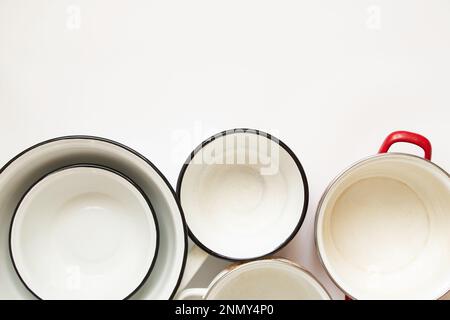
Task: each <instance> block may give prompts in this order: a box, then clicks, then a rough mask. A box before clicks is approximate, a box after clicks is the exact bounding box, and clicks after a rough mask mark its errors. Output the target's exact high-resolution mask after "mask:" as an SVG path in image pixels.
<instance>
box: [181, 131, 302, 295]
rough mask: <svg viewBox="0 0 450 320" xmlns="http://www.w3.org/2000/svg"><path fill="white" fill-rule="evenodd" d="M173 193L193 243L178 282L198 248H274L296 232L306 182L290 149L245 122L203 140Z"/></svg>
mask: <svg viewBox="0 0 450 320" xmlns="http://www.w3.org/2000/svg"><path fill="white" fill-rule="evenodd" d="M177 193H178V196H179V198H180V202H181V205H182V207H183V212H184V214H185V219H186V223H187V225H188V228H189V235H190V237H191V239H192V240H193V241H194V242H195V244H196V245H197V246H196V247H194V248H193V249H192V251H191V252H190V255H189V259H188V266H187V270H186V272H185V275H184V278H183V285H182V286H181V287H182V288H183V287H184V285H185V284H187V282H188V281H189V280H190V279H191V278H192V276H193V275H194V274H195V272H196V271H197V270H198V268H199V267H200V266H201V265H202V263H203V261H204V260H205V259H206V257H207V254H206V253H208V254H211V255H214V256H216V257H219V258H224V259H227V260H233V261H241V260H251V259H256V258H260V257H263V256H266V255H269V254H272V253H274V252H275V251H277V250H279V249H280V248H282V247H283V246H285V245H286V244H287V243H288V242H289V241H290V240H291V239H292V238H293V237H294V236H295V235H296V233H297V232H298V230H299V229H300V227H301V225H302V223H303V220H304V218H305V215H306V210H307V207H308V183H307V179H306V175H305V172H304V170H303V167H302V165H301V164H300V161H299V160H298V158H297V157H296V155H295V154H294V153H293V152H292V150H291V149H289V147H288V146H287V145H286V144H284V143H283V142H281V141H280V140H278V139H277V138H275V137H273V136H272V135H270V134H267V133H265V132H262V131H259V130H253V129H232V130H227V131H224V132H221V133H219V134H216V135H214V136H212V137H210V138H209V139H207V140H205V141H204V142H203V143H202V144H201V145H200V146H198V147H197V148H196V149H195V150H194V151H193V152H192V154H191V155H190V157H189V158H188V159H187V161H186V163H185V164H184V166H183V168H182V170H181V172H180V176H179V179H178V185H177ZM199 248H201V249H199ZM205 252H206V253H205Z"/></svg>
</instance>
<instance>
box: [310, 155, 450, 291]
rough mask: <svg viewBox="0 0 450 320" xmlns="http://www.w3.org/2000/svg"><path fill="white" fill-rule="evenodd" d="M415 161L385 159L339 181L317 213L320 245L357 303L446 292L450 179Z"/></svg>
mask: <svg viewBox="0 0 450 320" xmlns="http://www.w3.org/2000/svg"><path fill="white" fill-rule="evenodd" d="M449 180H450V179H449V177H448V175H447V174H446V173H445V172H444V171H443V170H441V169H440V168H438V167H437V166H435V165H434V164H432V163H431V162H428V161H425V160H422V159H420V158H417V157H413V156H409V155H402V154H392V153H390V154H388V155H380V156H376V157H373V158H371V159H368V160H364V161H362V162H360V163H358V164H357V165H355V166H354V167H352V168H351V169H349V170H348V171H346V172H345V173H344V174H343V175H342V176H340V177H339V178H338V179H337V180H336V181H335V182H334V183H333V184H332V186H331V187H330V189H329V191H328V192H327V194H326V195H325V196H324V198H323V201H322V204H321V206H320V208H319V211H318V218H317V219H318V220H317V244H318V249H319V253H320V255H321V258H322V261H323V263H324V265H325V267H326V269H327V270H328V272H329V273H330V275H331V277H332V278H333V279H334V280H335V281H336V282H337V284H338V285H339V286H340V287H341V288H342V289H343V290H344V291H345V292H347V293H348V294H349V295H351V296H352V297H354V298H357V299H436V298H439V297H440V296H442V295H444V294H445V293H446V292H447V291H448V290H449V288H450V272H449V270H450V232H449V230H450V182H449Z"/></svg>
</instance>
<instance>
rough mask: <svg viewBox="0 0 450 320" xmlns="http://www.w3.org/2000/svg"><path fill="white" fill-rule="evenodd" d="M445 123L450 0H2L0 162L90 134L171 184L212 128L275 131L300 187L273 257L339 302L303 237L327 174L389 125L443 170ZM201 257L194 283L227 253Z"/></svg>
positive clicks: (364, 150)
mask: <svg viewBox="0 0 450 320" xmlns="http://www.w3.org/2000/svg"><path fill="white" fill-rule="evenodd" d="M449 119H450V1H448V0H440V1H439V0H432V1H430V0H423V1H412V0H404V1H398V0H397V1H395V0H390V1H380V0H378V1H377V0H370V1H369V0H353V1H350V0H340V1H336V0H319V1H318V0H314V1H313V0H310V1H284V0H283V1H281V0H278V1H264V0H257V1H256V0H254V1H250V0H239V1H237V0H228V1H214V0H203V1H198V0H191V1H186V0H179V1H125V0H124V1H107V0H104V1H100V0H95V1H94V0H86V1H80V0H72V1H56V0H54V1H44V0H39V1H37V0H34V1H31V0H30V1H23V0H20V1H18V0H11V1H5V0H0V146H1V149H0V162H1V163H2V164H3V163H5V162H6V161H7V160H8V159H10V158H11V157H13V156H14V155H15V154H16V153H18V152H19V151H21V150H22V149H24V148H26V147H28V146H30V145H32V144H34V143H37V142H39V141H41V140H44V139H48V138H52V137H55V136H60V135H68V134H91V135H99V136H104V137H107V138H111V139H114V140H118V141H120V142H123V143H125V144H127V145H129V146H130V147H132V148H135V149H137V150H138V151H140V152H141V153H143V154H144V155H146V156H147V157H148V158H149V159H150V160H151V161H153V162H154V163H155V164H156V165H157V166H158V167H159V168H160V169H161V171H162V172H163V173H164V174H165V175H166V176H167V177H168V179H169V180H170V181H171V183H172V184H173V185H175V183H176V178H177V175H178V172H179V170H180V167H181V165H182V163H183V161H184V159H185V158H186V156H187V154H188V153H189V152H190V151H191V150H192V149H193V148H194V147H195V146H196V145H197V144H199V143H200V142H201V141H202V140H203V139H204V138H206V137H208V136H209V135H211V134H213V133H216V132H218V131H221V130H225V129H230V128H234V127H250V128H258V129H262V130H265V131H268V132H272V133H274V134H275V135H276V136H278V137H279V138H280V139H281V140H283V141H284V142H285V143H287V144H288V145H289V146H290V147H291V148H292V149H293V150H294V152H296V154H297V155H298V157H299V159H300V161H301V162H302V164H303V166H304V168H305V170H306V173H307V176H308V179H309V185H310V191H311V193H310V206H309V210H308V214H307V218H306V221H305V224H304V225H303V227H302V228H301V230H300V233H299V234H298V236H297V237H296V238H295V240H294V241H293V242H292V243H291V244H290V245H289V246H288V247H287V248H285V249H284V250H283V251H282V252H281V253H280V255H282V256H285V257H288V258H290V259H292V260H294V261H296V262H298V263H300V264H302V265H303V266H305V267H307V268H308V269H309V270H311V271H312V272H313V273H314V274H315V275H317V276H318V277H319V279H320V280H321V281H322V282H323V284H324V285H325V286H326V287H327V288H328V289H329V291H330V292H331V293H332V295H333V296H334V297H335V298H341V297H342V294H341V293H339V291H338V290H337V289H336V288H335V287H334V285H333V284H332V283H331V281H330V280H329V279H328V278H327V276H326V275H325V273H324V271H323V270H322V268H321V267H320V264H319V262H318V259H317V257H316V253H315V249H314V245H313V225H312V221H313V218H314V213H315V208H316V206H317V202H318V200H319V198H320V196H321V193H322V192H323V190H324V189H325V187H326V185H327V184H328V183H329V181H330V180H331V179H332V178H333V177H334V176H336V175H337V174H338V173H339V172H340V171H341V170H342V169H344V168H345V167H347V166H348V165H350V164H351V163H353V162H354V161H356V160H358V159H360V158H362V157H365V156H368V155H371V154H374V153H375V152H376V151H377V149H378V147H379V145H380V144H381V142H382V140H383V139H384V138H385V136H386V135H387V134H388V133H390V132H391V131H393V130H399V129H403V130H410V131H417V132H419V133H422V134H423V135H425V136H427V137H428V138H429V139H430V140H431V142H432V144H433V147H434V154H433V160H434V161H435V162H436V163H437V164H439V165H440V166H442V167H443V168H444V169H446V170H449V168H450V148H449V142H448V138H449V137H450V129H449ZM394 149H395V150H402V151H405V150H406V151H409V152H413V153H416V154H421V151H420V150H418V148H415V147H406V146H396V147H394ZM0 192H1V190H0ZM208 263H209V265H208V266H207V267H206V268H205V270H203V273H202V277H201V278H197V279H196V281H195V282H196V283H195V284H196V285H203V284H206V283H207V282H208V281H209V278H211V277H212V276H213V275H214V274H215V273H216V272H217V271H218V270H220V269H221V268H222V267H223V266H224V265H225V264H226V263H224V262H221V261H217V260H214V259H212V260H211V261H209V262H208Z"/></svg>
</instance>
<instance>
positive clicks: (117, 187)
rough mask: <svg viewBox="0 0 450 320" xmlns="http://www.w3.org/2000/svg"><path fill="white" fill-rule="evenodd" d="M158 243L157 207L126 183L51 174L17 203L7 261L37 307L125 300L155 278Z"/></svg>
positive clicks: (101, 175)
mask: <svg viewBox="0 0 450 320" xmlns="http://www.w3.org/2000/svg"><path fill="white" fill-rule="evenodd" d="M158 242H159V232H158V224H157V220H156V216H155V213H154V211H153V208H152V205H151V203H150V201H149V200H148V198H147V197H146V196H145V194H144V193H143V192H142V191H141V189H140V188H139V187H138V186H137V185H136V184H135V183H134V182H133V181H131V180H130V179H129V178H128V177H126V176H124V175H123V174H121V173H119V172H117V171H114V170H112V169H110V168H106V167H100V166H96V165H92V164H79V165H73V166H69V167H64V168H61V169H58V170H56V171H54V172H51V173H49V174H47V175H45V176H44V177H42V178H41V179H40V180H39V181H37V182H36V183H35V184H34V185H33V186H32V187H31V188H30V189H29V190H28V191H27V192H26V193H25V194H24V196H23V197H22V199H21V200H20V202H19V204H18V206H17V208H16V211H15V213H14V216H13V218H12V222H11V229H10V253H11V258H12V262H13V265H14V267H15V269H16V271H17V274H18V276H19V278H20V279H21V280H22V281H23V283H24V285H25V286H26V287H27V288H28V289H29V290H30V291H31V292H32V293H33V294H34V295H35V296H36V297H37V298H40V299H124V298H128V297H130V296H131V295H132V294H133V293H134V292H136V291H137V290H138V289H139V288H140V287H141V286H142V284H143V283H144V282H145V280H146V279H147V278H148V276H149V275H150V272H151V270H152V268H153V265H154V262H155V260H156V256H157V251H158Z"/></svg>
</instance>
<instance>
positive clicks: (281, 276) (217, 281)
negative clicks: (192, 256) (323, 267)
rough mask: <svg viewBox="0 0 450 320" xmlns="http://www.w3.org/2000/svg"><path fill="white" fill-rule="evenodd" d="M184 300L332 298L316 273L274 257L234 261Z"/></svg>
mask: <svg viewBox="0 0 450 320" xmlns="http://www.w3.org/2000/svg"><path fill="white" fill-rule="evenodd" d="M177 298H178V299H180V300H329V299H330V296H329V294H328V293H327V291H326V290H325V288H324V287H323V286H322V285H321V284H320V283H319V282H318V281H317V280H316V279H315V278H314V276H313V275H312V274H311V273H309V272H308V271H306V270H305V269H303V268H301V267H300V266H298V265H296V264H294V263H292V262H290V261H289V260H285V259H279V258H273V259H270V258H268V259H264V260H256V261H251V262H247V263H243V264H234V265H232V266H230V267H228V268H227V269H226V270H224V271H222V272H221V273H220V274H219V275H217V276H216V277H215V278H214V280H213V281H212V282H211V283H210V285H209V286H208V288H191V289H186V290H184V291H182V292H181V293H180V294H179V295H178V297H177Z"/></svg>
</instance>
